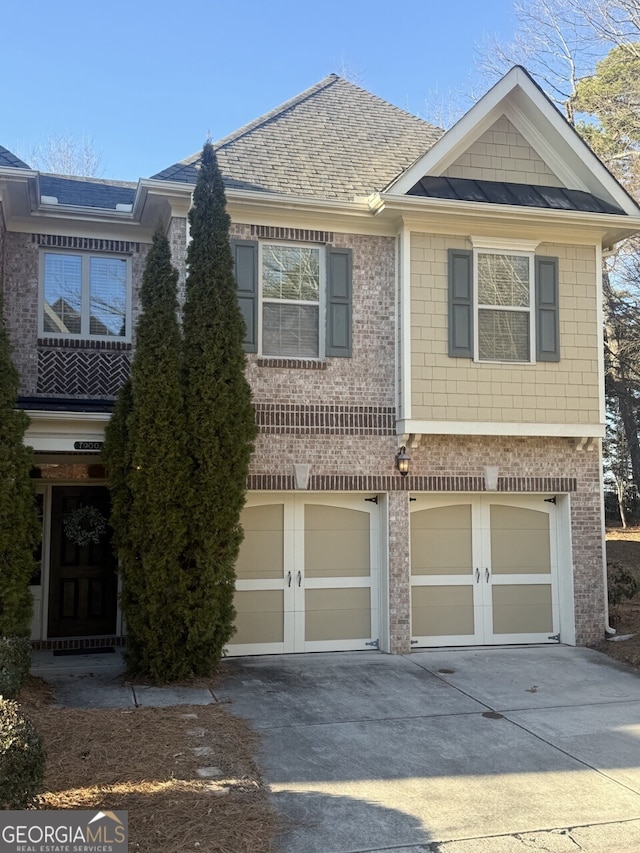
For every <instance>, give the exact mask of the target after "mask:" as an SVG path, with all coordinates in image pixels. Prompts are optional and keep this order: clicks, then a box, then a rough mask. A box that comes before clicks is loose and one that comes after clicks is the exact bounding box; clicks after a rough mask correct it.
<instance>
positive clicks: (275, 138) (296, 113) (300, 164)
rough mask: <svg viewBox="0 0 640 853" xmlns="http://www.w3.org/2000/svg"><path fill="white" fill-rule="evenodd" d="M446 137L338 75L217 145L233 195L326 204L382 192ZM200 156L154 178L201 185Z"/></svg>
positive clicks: (224, 173)
mask: <svg viewBox="0 0 640 853" xmlns="http://www.w3.org/2000/svg"><path fill="white" fill-rule="evenodd" d="M441 135H442V131H441V130H439V129H438V128H436V127H434V126H433V125H431V124H429V123H428V122H426V121H423V120H422V119H420V118H417V117H416V116H414V115H411V114H410V113H408V112H405V111H404V110H401V109H399V108H398V107H394V106H393V105H392V104H389V103H387V102H386V101H383V100H382V99H381V98H378V97H377V96H376V95H372V94H371V93H370V92H367V91H365V90H364V89H361V88H359V87H358V86H355V85H354V84H353V83H349V82H348V81H347V80H343V79H342V78H341V77H338V76H337V75H335V74H331V75H330V76H329V77H326V78H325V79H324V80H322V81H321V82H320V83H318V84H317V85H315V86H312V87H311V88H310V89H307V90H306V91H305V92H302V94H300V95H298V96H297V97H295V98H293V99H292V100H290V101H287V102H286V103H284V104H282V105H281V106H279V107H277V108H276V109H274V110H272V111H271V112H269V113H266V115H263V116H261V117H260V118H258V119H256V120H255V121H253V122H251V123H250V124H248V125H246V126H245V127H243V128H241V129H240V130H238V131H236V132H235V133H233V134H231V135H230V136H227V137H225V138H224V139H221V140H219V141H218V142H216V143H215V144H214V148H215V150H216V155H217V158H218V164H219V166H220V170H221V172H222V176H223V178H224V182H225V185H226V186H227V187H228V188H236V189H246V190H258V191H261V192H274V193H283V194H285V195H294V196H303V197H304V196H308V197H312V198H322V199H331V198H334V199H353V198H354V197H355V196H366V195H369V194H371V193H372V192H375V191H376V190H382V189H384V188H385V187H386V185H387V184H388V183H390V181H392V180H393V179H394V178H395V177H397V176H398V175H399V174H400V173H401V172H403V171H404V170H405V169H406V168H407V167H408V166H410V165H411V164H412V163H413V162H414V161H415V160H416V159H417V158H418V157H420V156H422V155H423V154H424V153H425V151H427V150H428V149H429V148H431V146H432V145H433V144H434V143H435V142H436V141H437V140H438V139H439V137H440V136H441ZM199 158H200V152H198V153H197V154H194V155H192V156H191V157H187V158H186V159H185V160H183V161H181V162H180V163H176V164H175V165H173V166H170V167H169V168H168V169H164V171H162V172H159V173H158V174H157V175H154V176H153V177H154V178H155V179H158V180H170V181H183V182H185V183H195V181H196V178H197V170H196V164H197V162H198V160H199Z"/></svg>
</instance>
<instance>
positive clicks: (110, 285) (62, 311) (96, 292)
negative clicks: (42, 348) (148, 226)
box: [40, 252, 131, 340]
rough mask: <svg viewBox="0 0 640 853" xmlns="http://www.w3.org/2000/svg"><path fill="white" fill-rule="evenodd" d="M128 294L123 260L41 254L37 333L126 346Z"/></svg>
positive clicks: (128, 313) (125, 265) (126, 263)
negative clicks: (115, 340)
mask: <svg viewBox="0 0 640 853" xmlns="http://www.w3.org/2000/svg"><path fill="white" fill-rule="evenodd" d="M128 293H129V262H128V260H127V259H126V258H120V257H114V256H107V255H91V254H77V255H69V254H63V253H61V252H45V253H44V255H43V260H42V301H41V306H42V308H41V316H40V332H41V334H44V335H64V336H65V337H81V338H96V339H103V340H110V339H113V338H120V339H121V340H128V339H129V336H130V323H131V320H130V306H129V299H128Z"/></svg>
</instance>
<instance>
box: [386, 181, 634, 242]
mask: <svg viewBox="0 0 640 853" xmlns="http://www.w3.org/2000/svg"><path fill="white" fill-rule="evenodd" d="M380 198H381V200H382V202H383V205H384V206H383V208H381V211H380V213H382V214H384V213H387V214H390V215H395V216H398V215H401V216H402V217H403V219H404V220H405V222H407V223H411V224H415V225H424V224H426V223H427V221H428V219H429V218H430V217H434V218H436V219H441V217H442V216H443V214H445V213H451V215H452V216H453V217H456V218H459V219H462V218H466V219H468V220H470V221H474V220H482V221H483V223H487V222H489V221H490V220H494V221H495V222H496V223H499V222H503V221H510V222H511V223H517V224H522V223H523V221H525V220H526V221H527V223H530V224H531V225H532V226H535V225H536V224H541V225H542V224H548V225H549V226H551V227H553V228H554V229H558V228H562V226H566V227H567V228H571V227H589V228H590V229H592V230H593V231H595V232H599V233H602V234H605V233H606V234H611V233H613V234H615V235H616V239H615V240H614V242H619V241H620V240H623V239H625V238H626V237H630V236H632V235H633V234H637V233H638V232H639V231H640V215H638V214H637V215H635V216H623V215H616V214H612V213H587V212H583V211H566V210H552V209H549V208H536V207H520V206H518V205H510V204H500V205H497V204H489V203H485V202H476V201H473V202H469V201H452V200H451V199H439V198H423V197H420V196H403V197H402V198H398V197H397V196H395V195H390V194H387V193H383V194H381V196H380ZM378 215H380V214H378ZM451 233H453V232H451ZM588 242H593V240H592V239H591V238H589V240H588Z"/></svg>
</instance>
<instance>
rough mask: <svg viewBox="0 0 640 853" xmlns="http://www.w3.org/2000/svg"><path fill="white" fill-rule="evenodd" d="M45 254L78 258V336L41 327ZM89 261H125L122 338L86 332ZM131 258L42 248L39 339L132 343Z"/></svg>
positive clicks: (88, 318) (87, 323)
mask: <svg viewBox="0 0 640 853" xmlns="http://www.w3.org/2000/svg"><path fill="white" fill-rule="evenodd" d="M45 255H64V256H66V257H79V258H81V277H80V282H81V285H80V286H81V297H80V300H81V301H80V306H81V311H80V329H81V331H80V332H79V333H78V334H75V333H67V332H49V331H45V328H44V304H45V299H44V285H45V281H44V277H45ZM91 258H110V259H113V260H118V261H124V262H125V265H126V271H127V275H126V282H125V290H126V292H125V300H126V308H125V329H126V334H125V335H92V334H91V333H90V332H89V326H90V312H89V306H90V294H91V291H90V287H91ZM131 293H132V286H131V257H130V256H129V255H122V254H117V253H115V252H91V251H78V250H73V249H66V250H65V249H51V248H49V247H43V248H42V249H41V252H40V275H39V285H38V336H39V337H41V338H60V339H61V340H81V341H110V342H111V343H113V342H114V341H119V342H120V343H131V323H132V310H131Z"/></svg>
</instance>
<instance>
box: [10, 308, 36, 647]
mask: <svg viewBox="0 0 640 853" xmlns="http://www.w3.org/2000/svg"><path fill="white" fill-rule="evenodd" d="M17 396H18V372H17V370H16V369H15V367H14V365H13V362H12V360H11V347H10V344H9V337H8V335H7V330H6V328H5V324H4V315H3V311H2V300H1V299H0V636H9V637H11V636H28V634H29V626H30V622H31V613H32V609H33V602H32V598H31V592H30V590H29V580H30V578H31V575H32V574H33V571H34V569H35V567H36V564H35V559H34V553H35V549H36V546H37V544H38V541H39V538H40V523H39V521H38V515H37V509H36V499H35V489H34V485H33V480H32V479H31V478H30V476H29V474H30V471H31V464H32V453H31V448H30V447H25V445H24V434H25V431H26V429H27V426H28V424H29V418H28V417H27V415H26V414H25V413H24V412H21V411H17V410H16V408H15V406H16V399H17Z"/></svg>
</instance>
